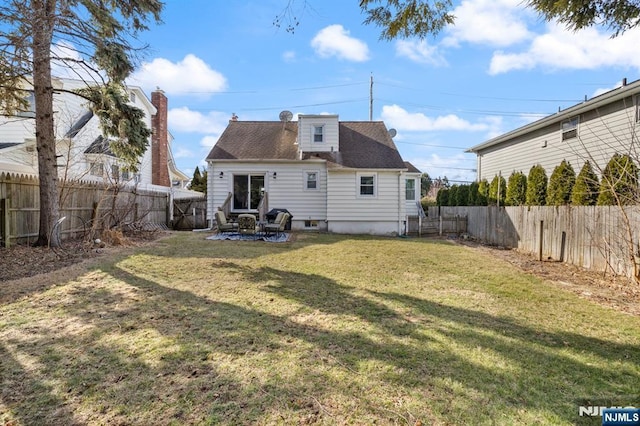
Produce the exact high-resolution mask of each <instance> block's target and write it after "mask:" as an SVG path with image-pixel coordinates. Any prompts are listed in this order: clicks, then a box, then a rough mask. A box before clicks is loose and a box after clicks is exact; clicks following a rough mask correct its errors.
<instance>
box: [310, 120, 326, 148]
mask: <svg viewBox="0 0 640 426" xmlns="http://www.w3.org/2000/svg"><path fill="white" fill-rule="evenodd" d="M324 128H325V124H312V125H311V143H312V144H316V143H325V142H326V139H327V135H326V132H325V130H324ZM316 129H320V133H316ZM316 136H320V137H321V139H322V140H319V141H317V140H316Z"/></svg>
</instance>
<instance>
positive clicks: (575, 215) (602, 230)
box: [426, 206, 640, 276]
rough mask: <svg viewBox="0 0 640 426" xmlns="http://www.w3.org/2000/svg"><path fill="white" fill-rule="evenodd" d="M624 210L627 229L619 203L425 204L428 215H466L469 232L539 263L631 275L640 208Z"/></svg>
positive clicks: (637, 242)
mask: <svg viewBox="0 0 640 426" xmlns="http://www.w3.org/2000/svg"><path fill="white" fill-rule="evenodd" d="M624 209H625V210H624V213H625V214H626V215H627V217H628V218H629V220H630V222H631V226H630V227H628V226H626V225H625V223H624V217H623V212H622V210H621V207H618V206H518V207H496V206H489V207H485V206H478V207H440V208H438V207H429V208H428V209H427V211H426V213H427V215H428V216H429V217H437V216H438V214H440V215H442V216H447V217H454V216H461V217H466V218H467V233H468V234H469V235H471V236H472V237H474V238H475V239H477V240H478V241H480V242H483V243H486V244H490V245H493V246H499V247H504V248H510V249H517V250H518V251H520V252H522V253H526V254H530V255H532V256H534V257H535V258H537V259H539V260H543V261H558V262H566V263H570V264H573V265H576V266H580V267H583V268H586V269H590V270H594V271H599V272H606V273H612V274H616V275H624V276H631V275H632V273H633V263H632V261H631V259H630V251H629V243H631V244H633V247H635V248H639V247H640V245H639V240H640V238H639V234H640V206H626V207H624ZM629 228H631V233H632V235H631V236H629V235H628V231H629ZM636 254H637V255H640V253H636Z"/></svg>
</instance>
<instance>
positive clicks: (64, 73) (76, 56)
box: [51, 41, 104, 82]
mask: <svg viewBox="0 0 640 426" xmlns="http://www.w3.org/2000/svg"><path fill="white" fill-rule="evenodd" d="M51 55H52V60H51V74H52V75H54V76H56V77H61V78H70V79H75V80H78V79H80V80H84V81H87V82H91V81H100V82H101V81H102V77H100V76H101V75H102V74H104V73H100V72H96V71H95V70H96V69H98V67H97V66H96V65H95V64H93V63H92V62H90V61H88V60H87V65H83V61H84V60H85V58H83V57H82V56H81V54H80V52H78V49H77V48H76V47H75V45H73V44H72V43H69V42H66V41H58V42H56V43H55V44H54V45H53V46H51Z"/></svg>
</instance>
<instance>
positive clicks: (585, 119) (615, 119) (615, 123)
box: [467, 80, 640, 181]
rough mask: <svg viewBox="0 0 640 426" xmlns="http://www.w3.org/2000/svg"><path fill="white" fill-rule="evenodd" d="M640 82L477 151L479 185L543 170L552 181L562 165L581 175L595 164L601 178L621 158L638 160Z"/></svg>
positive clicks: (487, 142)
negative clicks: (617, 155) (499, 176)
mask: <svg viewBox="0 0 640 426" xmlns="http://www.w3.org/2000/svg"><path fill="white" fill-rule="evenodd" d="M639 121H640V80H636V81H634V82H632V83H629V84H627V82H626V80H624V81H623V84H622V86H621V87H618V88H616V89H614V90H611V91H609V92H606V93H604V94H602V95H599V96H596V97H594V98H592V99H590V100H588V101H585V102H582V103H580V104H577V105H574V106H572V107H570V108H567V109H565V110H562V111H560V112H558V113H557V114H553V115H550V116H548V117H545V118H543V119H540V120H538V121H535V122H533V123H531V124H528V125H526V126H523V127H520V128H518V129H515V130H513V131H511V132H508V133H505V134H503V135H501V136H498V137H495V138H493V139H490V140H488V141H486V142H483V143H481V144H479V145H476V146H474V147H471V148H469V149H468V150H467V152H472V153H475V154H476V155H477V170H478V180H482V179H487V180H488V181H491V179H493V177H494V176H495V175H497V174H502V176H503V177H505V179H506V178H508V177H509V176H510V175H511V173H512V172H514V171H516V172H518V171H521V172H523V173H524V174H528V173H529V170H530V169H531V167H532V166H534V165H536V164H540V165H542V166H543V167H544V168H545V170H546V172H547V176H550V175H551V173H552V171H553V169H554V168H555V167H556V166H558V165H559V164H560V163H561V162H562V160H567V161H569V163H570V164H571V166H572V167H573V168H574V170H575V171H576V174H577V173H578V172H579V170H580V169H581V168H582V166H583V165H584V163H585V162H586V161H587V160H589V161H590V162H591V164H592V165H593V167H594V170H595V171H596V173H598V174H599V171H600V170H603V169H604V167H605V166H606V164H607V162H608V161H609V159H610V158H611V156H613V154H615V153H620V154H631V155H632V157H633V158H636V159H637V158H638V154H639V148H640V146H639V145H638V130H639V129H640V127H639V126H638V123H639Z"/></svg>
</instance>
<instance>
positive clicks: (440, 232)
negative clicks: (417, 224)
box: [438, 216, 442, 237]
mask: <svg viewBox="0 0 640 426" xmlns="http://www.w3.org/2000/svg"><path fill="white" fill-rule="evenodd" d="M438 235H439V236H441V237H442V216H440V229H439V230H438Z"/></svg>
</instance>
